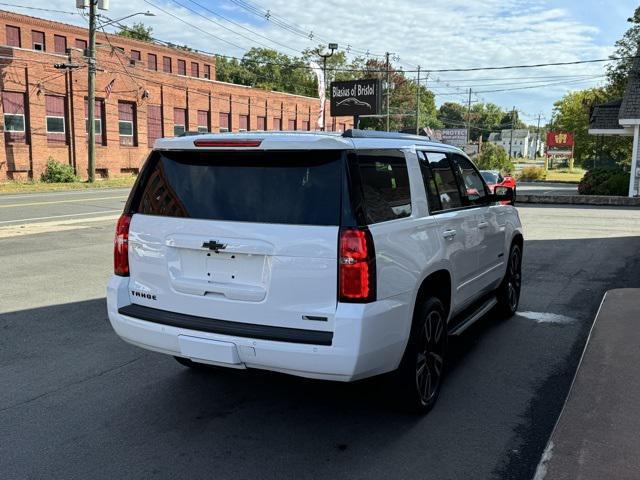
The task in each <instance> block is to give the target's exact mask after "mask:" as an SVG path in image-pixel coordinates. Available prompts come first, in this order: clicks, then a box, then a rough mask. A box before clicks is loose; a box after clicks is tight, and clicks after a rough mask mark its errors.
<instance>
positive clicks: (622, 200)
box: [516, 193, 640, 207]
mask: <svg viewBox="0 0 640 480" xmlns="http://www.w3.org/2000/svg"><path fill="white" fill-rule="evenodd" d="M516 202H517V203H546V204H561V205H606V206H616V207H640V197H633V198H631V197H610V196H606V195H535V194H522V193H518V194H517V197H516Z"/></svg>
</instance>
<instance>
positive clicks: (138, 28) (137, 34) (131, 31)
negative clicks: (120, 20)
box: [118, 23, 153, 42]
mask: <svg viewBox="0 0 640 480" xmlns="http://www.w3.org/2000/svg"><path fill="white" fill-rule="evenodd" d="M152 32H153V27H147V26H145V25H144V23H134V24H133V26H132V27H121V29H120V31H119V32H118V35H120V36H121V37H127V38H133V39H135V40H142V41H143V42H151V41H153V37H152V36H151V33H152Z"/></svg>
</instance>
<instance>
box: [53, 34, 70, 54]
mask: <svg viewBox="0 0 640 480" xmlns="http://www.w3.org/2000/svg"><path fill="white" fill-rule="evenodd" d="M53 50H54V51H55V52H56V53H67V37H65V36H63V35H54V36H53Z"/></svg>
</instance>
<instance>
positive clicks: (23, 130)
mask: <svg viewBox="0 0 640 480" xmlns="http://www.w3.org/2000/svg"><path fill="white" fill-rule="evenodd" d="M9 115H10V116H12V117H22V130H10V129H8V128H7V116H9ZM3 120H4V131H5V132H11V133H25V131H26V128H27V123H26V119H25V118H24V113H5V114H4V118H3Z"/></svg>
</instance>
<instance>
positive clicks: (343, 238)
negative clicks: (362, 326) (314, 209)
mask: <svg viewBox="0 0 640 480" xmlns="http://www.w3.org/2000/svg"><path fill="white" fill-rule="evenodd" d="M339 247H340V251H339V259H338V270H339V286H338V290H339V300H340V301H341V302H362V303H364V302H372V301H374V300H375V299H376V283H375V279H376V263H375V252H374V250H373V239H372V238H371V232H369V230H368V229H367V228H363V229H360V228H346V229H343V230H341V231H340V243H339Z"/></svg>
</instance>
